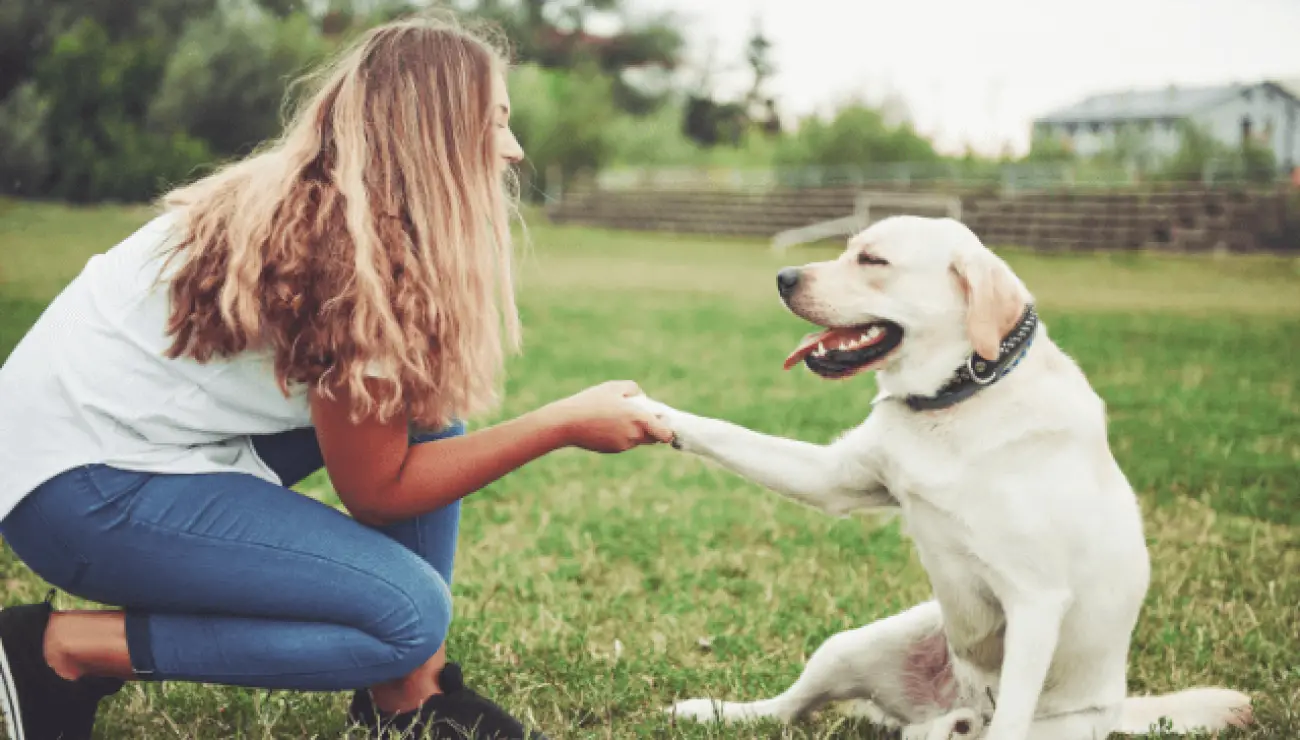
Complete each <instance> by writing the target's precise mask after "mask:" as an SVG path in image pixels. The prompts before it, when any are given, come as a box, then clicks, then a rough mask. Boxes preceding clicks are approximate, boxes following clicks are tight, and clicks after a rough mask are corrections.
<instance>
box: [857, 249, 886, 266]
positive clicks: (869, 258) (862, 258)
mask: <svg viewBox="0 0 1300 740" xmlns="http://www.w3.org/2000/svg"><path fill="white" fill-rule="evenodd" d="M858 264H859V265H887V264H889V260H887V259H881V258H880V257H877V256H876V255H874V254H867V253H866V252H859V253H858Z"/></svg>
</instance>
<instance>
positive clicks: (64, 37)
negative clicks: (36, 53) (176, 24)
mask: <svg viewBox="0 0 1300 740" xmlns="http://www.w3.org/2000/svg"><path fill="white" fill-rule="evenodd" d="M165 61H166V49H165V48H164V44H163V42H162V41H161V40H159V39H156V38H152V39H148V40H143V41H136V42H134V43H127V42H114V41H112V40H111V39H110V37H109V34H108V32H107V30H106V29H105V28H104V27H102V26H100V25H99V24H98V23H97V22H95V21H94V20H90V19H88V18H83V19H81V20H80V21H78V22H77V23H75V24H73V26H72V27H71V28H69V29H68V30H67V31H65V32H64V33H62V34H60V35H59V37H58V38H57V39H55V41H54V44H53V46H52V48H51V50H50V53H49V54H48V55H46V56H45V57H43V58H42V59H41V60H40V61H39V63H38V64H37V67H36V70H35V76H34V79H35V82H36V85H37V87H38V89H39V90H41V91H42V92H43V93H44V96H45V97H46V100H47V101H48V108H47V109H46V116H45V122H44V125H45V130H46V142H47V146H48V147H49V153H50V157H51V161H52V162H53V163H57V166H53V167H50V168H49V171H48V173H47V175H48V177H47V179H46V181H45V182H44V183H42V186H43V190H44V191H45V192H46V193H48V194H51V195H54V196H56V197H60V198H65V199H68V200H73V201H93V200H102V199H129V200H138V199H144V198H148V197H150V196H152V195H154V194H155V193H156V192H157V191H158V190H159V189H160V188H161V187H162V186H163V185H164V184H165V183H167V182H170V181H175V180H179V179H182V178H184V177H186V176H187V175H189V174H190V172H191V171H192V170H193V169H194V168H195V167H197V166H199V165H201V164H203V163H205V162H207V161H209V160H210V159H211V153H210V152H209V151H208V149H207V147H206V146H205V145H204V144H203V143H202V142H200V141H197V140H195V139H193V138H192V137H190V136H188V135H186V134H184V133H175V134H166V133H161V132H157V131H151V130H148V129H146V128H144V127H143V126H142V125H141V124H140V121H141V120H142V119H143V118H144V114H145V111H146V110H147V108H148V106H149V100H150V97H151V93H152V91H153V90H154V89H156V88H157V86H158V81H159V80H160V79H161V77H162V72H163V65H164V63H165Z"/></svg>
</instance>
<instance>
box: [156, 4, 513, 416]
mask: <svg viewBox="0 0 1300 740" xmlns="http://www.w3.org/2000/svg"><path fill="white" fill-rule="evenodd" d="M505 70H506V62H505V55H504V54H503V53H502V52H501V51H500V49H499V47H497V46H494V45H493V44H492V43H490V42H489V41H488V40H487V37H485V36H484V35H482V34H481V33H474V32H471V31H469V30H467V29H465V28H463V27H462V26H460V25H457V24H456V23H454V22H452V21H449V20H446V19H439V18H434V17H420V18H414V19H406V20H401V21H396V22H392V23H389V24H386V25H383V26H380V27H377V28H375V29H373V30H371V31H370V32H368V33H366V34H365V35H364V36H362V37H361V38H360V39H359V40H358V41H357V42H355V43H354V44H353V45H352V46H351V47H350V48H348V49H347V50H346V51H345V52H343V53H342V54H340V55H339V56H338V57H337V58H336V59H335V60H334V61H333V62H332V63H330V64H328V65H326V66H325V67H324V68H323V69H322V70H321V71H320V72H319V73H318V74H317V75H314V76H313V77H314V79H316V81H317V85H316V86H315V90H314V93H313V94H311V95H309V96H307V97H306V99H305V101H304V103H303V104H302V105H301V106H300V108H299V110H298V111H297V113H296V115H294V116H293V118H292V119H291V121H290V122H289V124H288V125H287V126H286V128H285V131H284V133H283V135H282V136H281V137H280V138H279V139H278V140H276V141H275V142H273V143H272V144H271V145H270V146H268V147H267V148H265V149H264V150H262V151H260V152H259V153H255V154H253V155H251V156H250V157H248V158H246V159H244V160H242V161H238V162H236V163H234V164H231V165H229V166H227V167H225V168H223V169H221V170H219V171H217V172H215V173H214V174H212V175H209V176H208V177H205V178H203V179H201V180H199V181H197V182H194V183H192V184H190V185H187V186H184V187H180V188H178V189H176V190H174V191H172V192H170V193H168V194H167V195H166V196H164V198H163V203H164V205H165V206H166V207H168V208H170V209H173V210H175V211H176V212H177V213H178V214H179V216H180V229H179V233H180V234H181V235H182V236H181V238H180V239H179V241H178V243H177V245H176V247H175V250H174V251H173V252H172V253H171V254H170V256H169V260H173V261H174V262H175V264H176V265H177V268H178V269H177V270H176V272H175V273H174V275H172V277H171V278H170V298H171V311H172V312H171V316H170V320H169V323H168V326H167V331H168V335H169V337H171V338H172V339H173V343H172V345H171V347H170V349H169V355H170V356H171V357H181V356H186V357H190V358H193V359H195V360H197V361H200V362H206V361H208V360H209V359H210V358H213V357H225V356H230V355H232V354H235V353H238V352H242V351H245V350H250V349H251V350H260V351H266V352H268V353H269V354H270V355H272V356H273V358H274V367H275V374H276V378H277V380H278V381H279V383H280V386H281V389H282V390H283V391H284V392H285V393H286V394H287V393H288V392H289V387H290V385H291V384H295V383H303V384H309V385H313V386H315V387H317V388H319V389H321V390H322V391H323V392H324V393H326V394H330V395H332V394H333V393H334V392H336V391H340V390H341V391H343V393H344V394H345V395H346V397H347V398H349V399H351V402H352V404H353V409H352V411H353V416H354V418H358V419H359V418H361V417H363V416H369V415H377V416H378V417H379V418H380V419H381V420H387V419H391V418H393V417H394V416H395V415H398V414H405V415H408V417H409V418H410V419H411V420H412V421H413V422H415V423H417V424H419V425H421V426H424V427H435V426H440V425H442V424H445V423H447V422H448V421H449V420H451V419H453V418H465V417H468V416H472V415H474V414H477V413H481V412H484V411H487V410H489V409H490V408H492V407H493V406H494V405H495V404H496V402H497V400H498V396H499V382H500V381H499V378H500V375H501V374H502V369H503V364H504V359H505V355H506V352H507V351H514V350H517V349H518V347H519V318H518V312H517V309H516V306H515V298H514V285H513V280H512V264H511V252H512V246H511V239H510V230H509V217H510V214H511V212H512V210H513V205H514V198H513V197H511V195H510V192H509V191H510V188H509V187H508V183H507V182H506V180H508V179H509V178H503V177H502V175H501V168H500V164H499V162H500V153H499V152H498V151H497V146H496V144H495V143H494V142H495V140H494V137H493V135H492V133H493V129H492V127H493V118H494V111H493V105H494V103H493V99H492V86H493V76H494V75H498V74H504V73H505Z"/></svg>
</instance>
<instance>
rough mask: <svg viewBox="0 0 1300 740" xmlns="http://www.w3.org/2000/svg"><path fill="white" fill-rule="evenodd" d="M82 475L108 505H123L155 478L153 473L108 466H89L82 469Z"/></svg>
mask: <svg viewBox="0 0 1300 740" xmlns="http://www.w3.org/2000/svg"><path fill="white" fill-rule="evenodd" d="M82 473H83V475H84V476H85V480H86V482H87V483H89V484H90V487H91V488H92V489H93V490H94V492H95V494H96V495H97V496H98V497H99V499H100V501H101V502H103V503H107V504H117V503H121V502H122V500H123V499H125V498H127V497H128V496H130V495H131V494H133V493H135V492H137V491H139V490H140V488H141V487H143V486H144V484H145V483H147V482H148V481H149V479H150V478H152V477H154V475H153V473H138V472H133V471H130V470H121V469H120V468H113V467H109V466H108V465H87V466H86V467H84V468H82Z"/></svg>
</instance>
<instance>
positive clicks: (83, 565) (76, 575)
mask: <svg viewBox="0 0 1300 740" xmlns="http://www.w3.org/2000/svg"><path fill="white" fill-rule="evenodd" d="M30 498H31V507H32V511H33V512H35V513H36V516H37V517H38V518H39V519H40V520H41V523H42V524H44V525H45V531H47V532H53V531H54V525H53V524H51V520H50V517H49V515H47V514H46V513H45V507H44V506H42V505H41V501H40V500H39V498H38V497H36V496H32V497H30ZM48 536H49V538H50V541H51V542H53V543H54V544H56V545H58V546H59V548H60V549H61V550H63V551H64V552H66V553H67V554H69V555H71V556H72V559H73V560H74V561H76V564H77V566H76V568H75V569H74V571H73V574H72V578H71V584H70V587H71V588H75V587H76V585H77V584H78V583H79V582H80V581H81V579H82V578H83V577H84V576H85V574H86V569H87V568H89V567H90V558H87V557H86V556H85V555H84V554H83V553H82V552H81V551H80V550H78V549H77V548H75V547H73V546H72V545H69V544H68V543H67V541H66V540H64V539H63V538H62V537H59V536H57V535H55V534H50V535H48Z"/></svg>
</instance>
